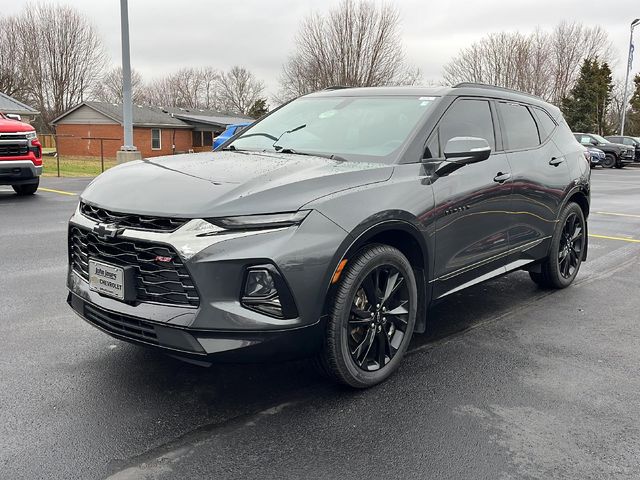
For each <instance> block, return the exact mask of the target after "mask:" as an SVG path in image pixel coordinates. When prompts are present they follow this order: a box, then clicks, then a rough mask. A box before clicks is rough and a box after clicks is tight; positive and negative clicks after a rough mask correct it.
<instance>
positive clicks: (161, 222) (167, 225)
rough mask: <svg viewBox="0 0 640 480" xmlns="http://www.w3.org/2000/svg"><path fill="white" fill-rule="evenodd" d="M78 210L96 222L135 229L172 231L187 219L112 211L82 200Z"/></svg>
mask: <svg viewBox="0 0 640 480" xmlns="http://www.w3.org/2000/svg"><path fill="white" fill-rule="evenodd" d="M80 212H81V213H82V214H83V215H84V216H85V217H88V218H90V219H92V220H95V221H96V222H103V223H117V224H118V226H120V227H124V228H133V229H136V230H150V231H161V232H173V231H175V230H177V229H178V228H180V227H181V226H182V225H184V224H185V223H187V222H188V221H189V219H188V218H169V217H151V216H147V215H135V214H131V213H119V212H112V211H110V210H105V209H104V208H99V207H94V206H93V205H89V204H87V203H84V202H82V203H80Z"/></svg>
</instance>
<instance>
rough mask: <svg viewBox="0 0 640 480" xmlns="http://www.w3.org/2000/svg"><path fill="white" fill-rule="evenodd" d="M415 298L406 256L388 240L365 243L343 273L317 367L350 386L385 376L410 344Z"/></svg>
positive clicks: (364, 384)
mask: <svg viewBox="0 0 640 480" xmlns="http://www.w3.org/2000/svg"><path fill="white" fill-rule="evenodd" d="M417 302H418V290H417V286H416V280H415V276H414V273H413V269H412V268H411V264H410V263H409V261H408V260H407V258H406V257H405V256H404V255H403V254H402V253H401V252H400V251H399V250H398V249H396V248H393V247H391V246H388V245H369V246H366V247H365V248H363V249H362V250H361V251H360V252H359V253H358V254H357V255H356V256H354V257H353V258H352V259H350V261H349V263H348V264H347V268H346V269H345V270H344V271H343V273H342V278H341V280H340V283H339V284H338V287H337V291H336V293H335V296H334V304H333V306H332V309H331V314H330V317H329V321H328V324H327V330H326V336H325V341H324V345H323V349H322V352H321V353H320V356H319V358H318V362H317V364H318V366H319V367H320V368H321V370H322V371H323V373H325V374H326V375H327V376H329V377H330V378H332V379H333V380H335V381H337V382H340V383H342V384H345V385H348V386H350V387H353V388H367V387H371V386H373V385H376V384H378V383H380V382H382V381H384V380H386V379H387V378H388V377H389V376H390V375H391V374H392V373H393V372H394V371H395V370H396V369H397V368H398V366H399V364H400V361H401V360H402V357H403V356H404V354H405V352H406V351H407V348H408V346H409V342H410V340H411V336H412V334H413V328H414V326H415V320H416V311H417Z"/></svg>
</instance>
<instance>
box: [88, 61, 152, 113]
mask: <svg viewBox="0 0 640 480" xmlns="http://www.w3.org/2000/svg"><path fill="white" fill-rule="evenodd" d="M131 90H132V100H133V103H135V104H143V103H146V96H145V87H144V82H143V80H142V75H140V73H139V72H138V71H136V70H131ZM91 98H93V99H95V100H100V101H102V102H109V103H122V67H112V68H110V69H109V70H107V71H106V72H105V73H104V74H103V75H102V77H100V80H99V81H98V83H97V84H96V85H95V87H94V89H93V91H92V92H91Z"/></svg>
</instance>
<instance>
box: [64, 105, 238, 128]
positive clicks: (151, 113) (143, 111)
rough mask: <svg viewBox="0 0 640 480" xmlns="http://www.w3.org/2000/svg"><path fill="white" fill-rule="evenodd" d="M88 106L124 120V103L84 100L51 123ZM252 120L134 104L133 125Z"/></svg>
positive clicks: (221, 123)
mask: <svg viewBox="0 0 640 480" xmlns="http://www.w3.org/2000/svg"><path fill="white" fill-rule="evenodd" d="M83 105H84V106H87V107H89V108H91V109H93V110H95V111H97V112H99V113H101V114H102V115H104V116H106V117H108V118H110V119H111V120H113V121H114V122H118V123H120V124H122V123H123V120H122V105H121V104H117V103H108V102H94V101H87V102H82V103H81V104H80V105H77V106H75V107H73V108H72V109H70V110H67V111H66V112H65V113H63V114H62V115H60V116H59V117H58V118H56V119H54V120H53V121H52V122H51V123H52V124H54V125H55V124H56V123H59V122H60V120H61V119H63V118H64V117H66V116H67V115H69V114H70V113H71V112H73V111H75V110H77V109H78V108H80V107H82V106H83ZM247 120H250V119H249V118H248V117H238V116H231V115H226V114H224V113H220V112H216V111H215V110H200V109H186V108H174V107H152V106H147V105H134V106H133V125H134V126H136V127H171V128H191V126H192V125H191V122H198V123H206V124H210V125H216V126H227V125H231V124H232V123H241V122H246V121H247Z"/></svg>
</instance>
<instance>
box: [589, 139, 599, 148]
mask: <svg viewBox="0 0 640 480" xmlns="http://www.w3.org/2000/svg"><path fill="white" fill-rule="evenodd" d="M590 143H591V145H595V146H596V147H597V146H598V145H600V143H599V142H598V141H597V140H591V142H590Z"/></svg>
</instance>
